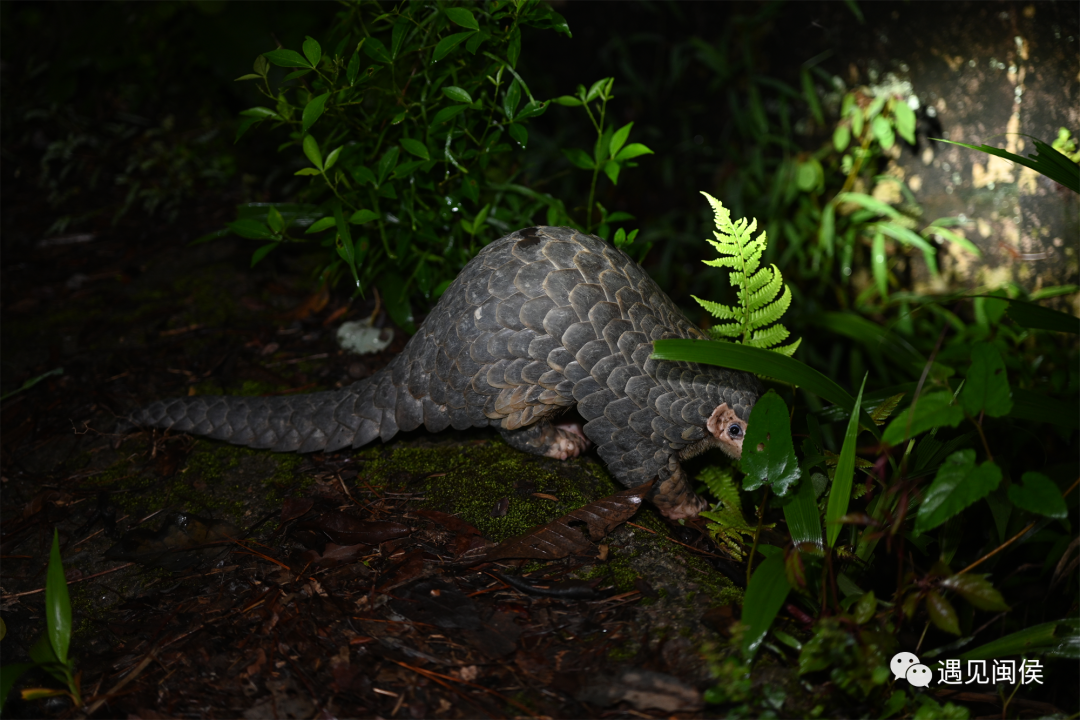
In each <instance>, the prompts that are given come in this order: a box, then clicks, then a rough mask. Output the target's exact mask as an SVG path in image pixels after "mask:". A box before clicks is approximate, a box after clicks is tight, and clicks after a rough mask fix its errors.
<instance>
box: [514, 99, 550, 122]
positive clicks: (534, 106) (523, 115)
mask: <svg viewBox="0 0 1080 720" xmlns="http://www.w3.org/2000/svg"><path fill="white" fill-rule="evenodd" d="M547 106H548V103H546V102H540V101H539V100H530V101H529V102H527V103H525V105H524V107H522V108H521V110H519V111H518V114H517V115H515V116H514V122H520V121H522V120H528V119H529V118H532V117H537V116H539V115H543V114H544V111H545V110H547Z"/></svg>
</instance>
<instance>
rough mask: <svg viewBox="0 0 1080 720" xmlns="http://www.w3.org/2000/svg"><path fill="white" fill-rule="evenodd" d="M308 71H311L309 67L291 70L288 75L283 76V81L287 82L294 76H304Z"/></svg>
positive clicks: (294, 77) (293, 78)
mask: <svg viewBox="0 0 1080 720" xmlns="http://www.w3.org/2000/svg"><path fill="white" fill-rule="evenodd" d="M310 72H311V68H303V69H302V70H294V71H293V72H291V73H289V74H288V75H286V76H285V78H284V81H285V82H289V81H290V80H295V79H296V78H302V77H304V76H305V75H307V74H308V73H310Z"/></svg>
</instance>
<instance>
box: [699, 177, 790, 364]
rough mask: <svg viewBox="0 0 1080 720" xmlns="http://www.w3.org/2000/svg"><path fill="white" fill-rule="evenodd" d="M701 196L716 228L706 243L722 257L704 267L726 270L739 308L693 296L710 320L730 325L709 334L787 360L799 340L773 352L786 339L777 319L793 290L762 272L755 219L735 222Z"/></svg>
mask: <svg viewBox="0 0 1080 720" xmlns="http://www.w3.org/2000/svg"><path fill="white" fill-rule="evenodd" d="M702 195H704V196H705V198H706V199H707V200H708V201H709V204H710V205H712V208H713V215H714V219H715V222H716V229H717V232H715V233H713V236H714V237H715V238H716V239H715V240H708V243H709V244H710V245H712V246H713V247H714V248H716V251H717V252H718V253H720V255H721V257H719V258H716V259H715V260H706V261H704V262H705V264H706V265H708V266H710V267H718V268H719V267H723V268H729V269H730V272H731V277H730V280H731V285H732V287H734V288H736V294H737V297H738V300H739V302H738V304H737V305H734V306H731V305H722V304H720V303H715V302H712V301H710V300H702V299H701V298H699V297H694V299H695V300H697V301H698V304H700V305H701V306H702V307H703V308H705V310H707V311H708V312H709V313H710V314H711V315H712V316H713V317H715V318H717V319H718V320H722V321H728V322H721V323H718V324H716V325H714V326H712V327H711V328H709V333H710V335H712V337H714V338H717V339H720V338H740V339H739V340H737V342H741V343H743V344H744V345H751V346H753V347H760V348H765V349H767V350H775V351H776V352H780V353H783V354H785V355H788V356H790V355H791V354H792V353H794V352H795V350H796V349H797V348H798V347H799V343H800V342H802V341H801V340H797V341H795V342H794V343H791V344H790V345H785V346H783V347H777V345H779V343H781V342H783V341H784V340H785V339H787V337H788V334H789V333H788V330H787V328H785V327H784V326H783V325H780V324H779V320H780V318H781V317H783V315H784V313H785V312H787V309H788V308H789V307H790V306H791V289H790V288H788V287H787V286H786V285H784V278H783V276H782V275H781V273H780V270H779V268H777V267H776V266H775V265H769V266H767V267H761V256H762V254H763V253H764V252H765V246H766V244H767V242H768V241H767V238H766V233H765V231H764V230H763V231H762V232H761V233H759V234H758V236H757V237H754V232H755V231H756V230H757V220H756V219H753V220H750V221H747V220H746V218H742V219H740V220H736V221H734V222H733V221H732V219H731V212H730V211H729V210H728V209H727V208H725V207H724V205H723V203H721V202H720V201H719V200H717V199H716V198H714V197H712V196H711V195H709V194H708V193H702ZM781 290H782V291H783V293H782V294H781ZM778 295H779V296H780V297H779V298H777V296H778ZM773 323H777V324H775V325H773Z"/></svg>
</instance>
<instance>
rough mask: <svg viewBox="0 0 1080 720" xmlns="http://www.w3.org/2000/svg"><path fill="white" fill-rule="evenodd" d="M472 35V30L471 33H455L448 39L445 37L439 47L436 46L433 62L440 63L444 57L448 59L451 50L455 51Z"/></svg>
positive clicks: (432, 57) (448, 36)
mask: <svg viewBox="0 0 1080 720" xmlns="http://www.w3.org/2000/svg"><path fill="white" fill-rule="evenodd" d="M472 34H473V31H471V30H470V31H467V32H459V33H454V34H453V35H447V36H446V37H444V38H443V39H442V40H440V41H439V44H438V45H436V46H435V53H434V54H433V55H432V56H431V61H432V62H439V61H440V60H442V59H443V58H444V57H446V56H447V55H448V54H449V53H450V51H451V50H453V49H454V48H456V47H457V46H458V45H460V44H461V43H462V42H464V41H465V39H466V38H468V37H469V36H470V35H472Z"/></svg>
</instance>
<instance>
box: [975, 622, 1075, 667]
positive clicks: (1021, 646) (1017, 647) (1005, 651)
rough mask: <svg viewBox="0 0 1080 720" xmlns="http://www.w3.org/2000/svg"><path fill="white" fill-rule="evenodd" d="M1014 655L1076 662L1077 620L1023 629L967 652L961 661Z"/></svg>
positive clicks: (1048, 623)
mask: <svg viewBox="0 0 1080 720" xmlns="http://www.w3.org/2000/svg"><path fill="white" fill-rule="evenodd" d="M1016 655H1027V656H1031V655H1054V656H1057V657H1066V658H1070V659H1074V660H1075V659H1076V658H1077V657H1078V655H1080V620H1078V619H1077V618H1075V617H1070V618H1063V619H1061V620H1054V621H1052V622H1047V623H1042V624H1040V625H1033V626H1032V627H1029V628H1024V629H1023V630H1019V631H1017V632H1014V633H1011V634H1009V635H1006V636H1005V637H1003V638H998V639H997V640H992V641H990V642H988V643H986V644H985V645H980V646H979V647H977V648H974V649H972V650H968V651H967V652H965V653H963V654H962V655H961V656H960V661H961V662H967V661H968V660H991V659H993V658H1002V657H1013V656H1016Z"/></svg>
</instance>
